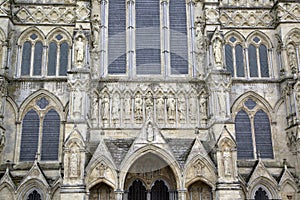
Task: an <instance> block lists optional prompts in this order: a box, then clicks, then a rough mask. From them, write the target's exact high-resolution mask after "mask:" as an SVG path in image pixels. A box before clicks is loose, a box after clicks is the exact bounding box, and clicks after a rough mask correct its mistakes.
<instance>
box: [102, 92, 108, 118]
mask: <svg viewBox="0 0 300 200" xmlns="http://www.w3.org/2000/svg"><path fill="white" fill-rule="evenodd" d="M101 111H102V112H101V113H102V119H103V120H107V119H108V118H109V98H108V96H107V95H104V97H103V99H102V103H101Z"/></svg>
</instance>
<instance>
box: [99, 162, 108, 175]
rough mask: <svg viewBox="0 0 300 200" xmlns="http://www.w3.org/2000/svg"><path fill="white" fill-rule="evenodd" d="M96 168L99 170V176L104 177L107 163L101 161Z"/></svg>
mask: <svg viewBox="0 0 300 200" xmlns="http://www.w3.org/2000/svg"><path fill="white" fill-rule="evenodd" d="M97 170H98V172H99V177H105V172H106V170H107V165H106V164H105V163H103V162H101V163H100V165H99V166H98V167H97Z"/></svg>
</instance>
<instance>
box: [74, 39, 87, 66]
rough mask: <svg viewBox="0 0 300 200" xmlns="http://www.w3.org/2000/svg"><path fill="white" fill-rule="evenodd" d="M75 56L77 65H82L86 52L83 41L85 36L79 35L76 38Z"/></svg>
mask: <svg viewBox="0 0 300 200" xmlns="http://www.w3.org/2000/svg"><path fill="white" fill-rule="evenodd" d="M74 51H75V53H74V57H75V64H77V65H78V66H77V67H82V64H83V61H84V52H85V45H84V41H83V36H81V35H80V36H78V37H77V38H76V40H75V46H74Z"/></svg>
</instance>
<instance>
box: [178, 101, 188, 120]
mask: <svg viewBox="0 0 300 200" xmlns="http://www.w3.org/2000/svg"><path fill="white" fill-rule="evenodd" d="M178 115H179V120H180V121H185V120H186V99H185V98H184V96H181V97H180V98H179V99H178Z"/></svg>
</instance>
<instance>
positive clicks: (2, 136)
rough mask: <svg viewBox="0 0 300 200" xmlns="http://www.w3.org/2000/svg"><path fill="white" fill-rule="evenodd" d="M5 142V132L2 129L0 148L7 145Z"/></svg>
mask: <svg viewBox="0 0 300 200" xmlns="http://www.w3.org/2000/svg"><path fill="white" fill-rule="evenodd" d="M5 142H6V138H5V132H4V131H3V130H2V129H1V139H0V148H3V147H4V146H5Z"/></svg>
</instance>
